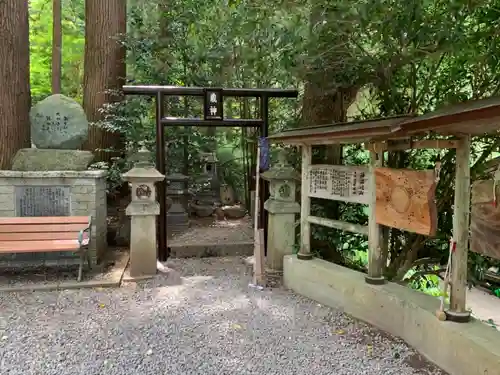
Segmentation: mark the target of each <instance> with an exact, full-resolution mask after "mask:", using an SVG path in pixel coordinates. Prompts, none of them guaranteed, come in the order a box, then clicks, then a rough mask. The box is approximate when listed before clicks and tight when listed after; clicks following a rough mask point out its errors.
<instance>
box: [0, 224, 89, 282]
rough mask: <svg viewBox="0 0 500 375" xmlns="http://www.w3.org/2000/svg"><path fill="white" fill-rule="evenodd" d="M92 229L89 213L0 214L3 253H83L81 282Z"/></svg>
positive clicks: (1, 252) (79, 272) (0, 250)
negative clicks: (80, 214)
mask: <svg viewBox="0 0 500 375" xmlns="http://www.w3.org/2000/svg"><path fill="white" fill-rule="evenodd" d="M91 230H92V218H91V217H89V216H56V217H50V216H43V217H0V254H15V253H45V252H58V251H67V252H73V253H77V254H78V255H79V256H80V268H79V270H78V281H81V280H82V273H83V263H84V260H85V258H87V263H88V267H89V269H90V268H91V261H90V254H89V252H88V248H89V244H90V238H91V234H92V233H91Z"/></svg>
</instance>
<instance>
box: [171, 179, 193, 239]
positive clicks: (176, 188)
mask: <svg viewBox="0 0 500 375" xmlns="http://www.w3.org/2000/svg"><path fill="white" fill-rule="evenodd" d="M188 180H189V177H187V176H185V175H183V174H181V173H172V174H171V175H168V176H167V183H168V187H167V199H169V200H170V202H171V203H170V208H169V209H168V212H167V230H168V232H169V233H177V232H182V231H183V230H186V229H187V228H188V227H189V215H188V213H187V212H186V209H185V208H184V205H183V201H184V200H186V197H187V196H188V195H189V190H188V188H187V182H188Z"/></svg>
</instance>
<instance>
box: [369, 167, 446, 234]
mask: <svg viewBox="0 0 500 375" xmlns="http://www.w3.org/2000/svg"><path fill="white" fill-rule="evenodd" d="M375 184H376V194H377V203H376V207H375V219H376V221H377V223H378V224H382V225H385V226H388V227H393V228H398V229H404V230H407V231H409V232H415V233H419V234H424V235H426V236H434V235H436V227H437V208H436V202H435V195H436V182H435V176H434V170H427V171H414V170H411V169H391V168H375Z"/></svg>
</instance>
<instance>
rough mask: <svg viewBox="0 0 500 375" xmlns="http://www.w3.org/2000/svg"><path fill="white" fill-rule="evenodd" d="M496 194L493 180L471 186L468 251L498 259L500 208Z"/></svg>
mask: <svg viewBox="0 0 500 375" xmlns="http://www.w3.org/2000/svg"><path fill="white" fill-rule="evenodd" d="M497 184H498V182H497ZM494 188H495V190H496V191H495V193H493V189H494ZM497 192H498V188H496V187H494V181H493V180H484V181H476V182H475V183H474V184H473V185H472V205H471V220H470V233H471V241H470V251H473V252H475V253H479V254H482V255H485V256H488V257H492V258H495V259H500V208H499V207H498V204H497V201H496V198H495V196H496V193H497Z"/></svg>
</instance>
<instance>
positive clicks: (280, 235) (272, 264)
mask: <svg viewBox="0 0 500 375" xmlns="http://www.w3.org/2000/svg"><path fill="white" fill-rule="evenodd" d="M261 177H262V178H263V179H264V180H266V181H269V191H270V197H269V199H268V200H267V201H266V202H265V203H264V209H265V210H266V211H267V212H269V222H268V237H267V258H266V265H267V267H268V268H270V269H271V270H277V271H281V270H283V257H284V256H285V255H288V254H292V253H293V247H294V246H295V216H296V214H298V213H299V212H300V205H299V204H298V203H297V202H296V200H295V191H296V186H297V181H298V180H300V175H299V173H298V172H297V171H295V170H294V169H293V168H292V167H291V166H289V165H287V163H286V154H285V153H284V151H282V152H281V153H280V155H279V162H278V164H277V165H275V166H272V167H271V168H270V169H269V170H267V171H266V172H263V173H261Z"/></svg>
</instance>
